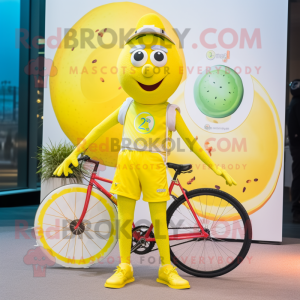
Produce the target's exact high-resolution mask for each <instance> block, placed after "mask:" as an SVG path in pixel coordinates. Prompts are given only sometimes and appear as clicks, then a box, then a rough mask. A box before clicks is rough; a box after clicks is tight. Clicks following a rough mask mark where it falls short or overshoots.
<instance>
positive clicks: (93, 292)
mask: <svg viewBox="0 0 300 300" xmlns="http://www.w3.org/2000/svg"><path fill="white" fill-rule="evenodd" d="M36 209H37V207H36V206H26V207H15V208H0V240H1V246H0V264H1V272H0V291H1V292H0V293H1V299H8V300H10V299H13V300H15V299H25V300H26V299H45V300H46V299H54V298H55V299H63V298H76V299H85V298H88V299H90V300H93V299H155V298H157V299H160V298H166V297H169V298H170V299H182V297H183V294H184V296H185V297H189V298H190V299H196V298H197V299H199V298H200V299H206V300H207V299H208V300H209V299H216V298H219V297H222V299H228V300H229V299H230V300H232V299H246V300H247V299H272V300H273V299H278V300H279V299H280V300H281V299H299V293H300V284H299V283H300V259H299V253H300V224H293V223H292V222H291V220H292V219H291V213H290V202H289V201H288V193H287V191H286V193H285V200H284V224H283V235H284V239H283V243H282V244H281V245H271V244H257V243H254V244H252V246H251V249H250V251H249V253H248V256H247V259H246V260H244V262H243V263H242V264H241V265H240V266H239V267H238V268H236V269H235V270H234V271H233V272H231V273H229V274H226V275H224V276H222V277H218V278H213V279H206V278H196V277H192V276H189V275H187V274H185V273H183V272H181V271H179V273H180V274H181V275H182V276H183V277H184V278H186V279H188V280H189V281H190V284H191V289H189V290H184V291H178V290H172V289H170V288H168V287H167V286H163V285H161V284H159V283H157V282H156V281H155V279H156V276H157V269H158V265H159V261H158V252H157V251H154V252H152V253H150V254H147V255H145V256H138V255H133V256H132V260H133V261H132V264H133V266H134V271H135V277H136V281H135V282H134V283H131V284H129V285H127V286H126V287H125V288H124V289H120V290H111V289H106V288H104V287H103V285H104V283H105V280H106V279H107V278H108V277H109V276H110V275H111V274H112V272H113V270H114V269H115V266H116V264H118V256H119V253H118V247H115V249H114V250H113V252H112V253H111V255H110V256H109V257H107V258H106V259H105V260H104V261H102V262H101V263H99V264H96V265H94V266H93V267H91V268H89V269H67V268H62V267H60V266H58V265H54V266H52V267H48V268H46V269H39V268H37V265H33V264H29V265H27V264H26V263H25V262H26V260H25V262H24V257H25V256H26V254H27V253H28V251H30V249H34V248H35V247H34V245H35V239H34V238H33V236H32V234H31V233H32V229H31V227H32V226H33V217H34V214H35V211H36ZM16 220H20V221H17V226H20V227H19V228H23V229H25V230H23V231H21V232H19V231H18V230H16V227H15V225H16V223H15V222H16ZM21 220H22V221H21ZM23 226H24V227H23ZM26 229H27V230H26ZM150 262H151V263H152V264H150Z"/></svg>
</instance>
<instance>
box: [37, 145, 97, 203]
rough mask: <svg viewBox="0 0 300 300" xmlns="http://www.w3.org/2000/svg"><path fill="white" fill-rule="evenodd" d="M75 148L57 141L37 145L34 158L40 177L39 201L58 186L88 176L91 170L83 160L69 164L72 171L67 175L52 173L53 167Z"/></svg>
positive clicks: (81, 181)
mask: <svg viewBox="0 0 300 300" xmlns="http://www.w3.org/2000/svg"><path fill="white" fill-rule="evenodd" d="M75 148H76V146H74V145H73V144H71V143H68V142H63V143H59V144H58V145H56V144H53V143H52V142H50V144H47V145H45V146H42V147H38V151H37V156H36V158H37V160H38V167H37V169H38V171H37V173H38V174H39V175H40V177H41V201H42V200H43V199H44V198H45V197H46V196H47V195H48V194H49V193H51V192H52V191H53V190H54V189H56V188H58V187H60V186H63V185H66V184H71V183H83V179H84V178H85V177H90V175H91V170H90V169H89V168H88V166H87V164H84V163H83V162H81V163H79V164H78V166H77V167H74V166H73V165H71V166H70V168H71V170H72V171H73V173H72V174H69V175H68V176H67V177H65V176H64V174H62V176H61V177H57V176H54V175H53V172H54V171H55V169H56V168H57V167H58V166H59V165H60V164H61V163H62V162H63V161H64V160H65V158H67V157H68V156H69V155H70V154H71V153H72V152H73V150H74V149H75Z"/></svg>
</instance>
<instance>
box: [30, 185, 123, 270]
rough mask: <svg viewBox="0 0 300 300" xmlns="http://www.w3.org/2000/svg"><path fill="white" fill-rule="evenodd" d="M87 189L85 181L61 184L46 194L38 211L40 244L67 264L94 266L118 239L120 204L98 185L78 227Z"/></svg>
mask: <svg viewBox="0 0 300 300" xmlns="http://www.w3.org/2000/svg"><path fill="white" fill-rule="evenodd" d="M86 193H87V186H86V185H83V184H69V185H65V186H62V187H59V188H57V189H55V190H54V191H52V192H51V193H49V194H48V195H47V196H46V197H45V199H44V200H43V201H42V203H41V204H40V205H39V207H38V210H37V212H36V216H35V220H34V228H35V233H36V242H37V245H39V246H40V247H42V248H44V249H46V250H47V251H46V252H48V254H49V258H50V259H52V260H53V261H55V262H56V263H57V264H60V265H62V266H64V267H68V268H87V267H90V266H91V265H93V264H95V263H97V262H99V261H101V260H103V259H104V258H105V257H106V256H107V255H108V254H109V253H110V252H111V251H112V249H113V248H114V246H115V245H116V243H117V240H118V239H117V230H116V229H117V216H118V214H117V210H116V207H115V205H114V203H113V202H112V201H111V200H110V199H109V198H108V197H106V196H105V195H104V194H103V193H102V192H101V191H99V190H98V189H96V188H93V189H92V191H91V197H90V202H89V208H88V210H87V213H86V215H85V218H84V219H83V221H82V224H81V225H80V226H79V227H78V229H77V230H75V229H74V227H75V225H76V224H77V223H76V222H78V219H79V217H80V215H81V212H82V209H83V206H84V203H85V198H86ZM74 197H75V198H74ZM103 227H104V228H103ZM104 229H105V230H104ZM76 241H77V243H76Z"/></svg>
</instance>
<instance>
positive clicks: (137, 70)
mask: <svg viewBox="0 0 300 300" xmlns="http://www.w3.org/2000/svg"><path fill="white" fill-rule="evenodd" d="M117 66H118V79H119V81H120V84H121V86H122V88H123V89H124V91H125V92H126V93H127V94H128V95H129V96H130V97H132V98H133V99H134V100H135V101H137V102H139V103H141V104H160V103H164V102H166V101H167V100H168V98H169V97H170V96H171V95H172V94H173V93H174V92H175V90H176V89H177V87H178V86H179V84H180V81H181V78H182V73H183V64H182V61H181V58H180V56H179V53H178V51H177V48H176V47H175V45H174V44H173V43H171V42H170V41H168V40H167V39H166V38H163V37H160V36H157V35H153V34H146V35H141V36H138V37H135V38H134V39H132V40H131V41H130V43H129V44H126V45H125V47H124V49H123V50H122V52H121V54H120V56H119V59H118V65H117Z"/></svg>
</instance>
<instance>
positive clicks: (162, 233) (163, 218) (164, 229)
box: [149, 201, 171, 265]
mask: <svg viewBox="0 0 300 300" xmlns="http://www.w3.org/2000/svg"><path fill="white" fill-rule="evenodd" d="M149 209H150V215H151V220H152V223H153V226H154V236H155V240H156V244H157V247H158V250H159V255H160V259H161V264H162V265H169V264H171V259H170V243H169V233H168V226H167V202H166V201H164V202H149Z"/></svg>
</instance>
